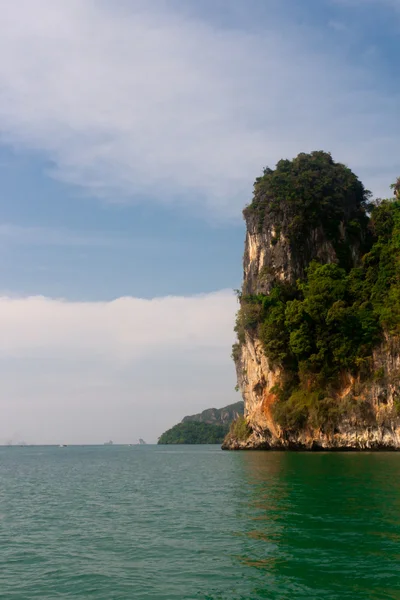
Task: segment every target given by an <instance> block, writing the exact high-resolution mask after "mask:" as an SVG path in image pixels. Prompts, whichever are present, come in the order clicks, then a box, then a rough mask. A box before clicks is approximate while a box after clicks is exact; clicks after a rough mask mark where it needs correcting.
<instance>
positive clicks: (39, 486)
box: [0, 446, 400, 600]
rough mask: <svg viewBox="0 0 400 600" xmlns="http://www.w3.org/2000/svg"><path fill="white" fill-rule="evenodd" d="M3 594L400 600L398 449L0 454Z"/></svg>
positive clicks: (20, 598) (46, 599) (44, 598)
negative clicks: (382, 450) (387, 599)
mask: <svg viewBox="0 0 400 600" xmlns="http://www.w3.org/2000/svg"><path fill="white" fill-rule="evenodd" d="M0 598H1V599H2V600H8V599H10V600H11V599H13V600H30V599H31V598H37V599H40V600H59V599H63V600H64V599H65V600H67V599H73V598H79V599H84V598H88V599H89V598H90V599H97V600H113V599H115V600H125V599H134V600H140V599H142V598H143V599H146V600H166V599H168V600H169V599H171V600H172V599H174V600H180V599H182V600H183V599H184V600H192V599H193V600H200V599H202V600H239V599H241V600H257V599H261V598H268V599H271V600H272V599H279V600H284V599H287V600H289V599H290V600H293V599H297V598H307V599H313V598H316V599H321V600H322V599H323V600H329V599H341V600H345V599H349V600H357V599H360V600H361V599H367V598H371V599H376V600H378V599H383V598H398V599H400V454H390V453H378V454H372V453H371V454H351V453H347V454H346V453H343V454H342V453H338V454H325V453H323V454H307V453H262V452H248V453H240V452H238V453H229V452H223V451H221V450H220V449H219V448H218V447H217V446H196V447H193V446H175V447H168V446H167V447H157V446H133V447H123V446H103V447H67V448H51V447H47V448H44V447H26V448H16V447H11V448H0Z"/></svg>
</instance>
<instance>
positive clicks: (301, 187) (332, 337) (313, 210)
mask: <svg viewBox="0 0 400 600" xmlns="http://www.w3.org/2000/svg"><path fill="white" fill-rule="evenodd" d="M392 187H393V189H394V194H395V196H394V198H393V199H391V200H383V201H377V202H375V203H372V202H370V193H369V192H367V191H366V190H365V189H364V186H363V185H362V183H361V182H360V181H359V180H358V179H357V177H356V176H355V175H354V174H353V173H352V172H351V171H350V169H348V168H347V167H345V166H344V165H341V164H338V163H335V162H334V161H333V160H332V158H331V156H330V155H329V154H326V153H324V152H314V153H312V154H310V155H306V154H301V155H299V156H298V157H297V158H296V159H294V160H293V161H287V160H285V161H280V162H279V163H278V165H277V168H276V169H275V170H272V169H266V170H265V171H264V174H263V176H262V177H260V178H259V179H257V181H256V183H255V193H254V200H253V202H252V204H250V206H248V207H247V208H246V209H245V211H244V214H245V217H246V219H253V218H254V217H255V218H256V219H257V221H258V223H259V225H260V228H261V230H262V227H263V225H264V223H265V221H266V219H267V220H269V223H273V224H274V237H273V238H272V239H271V246H272V247H273V246H275V245H276V244H277V243H278V241H281V240H282V239H284V240H286V243H287V250H288V252H289V253H290V254H291V256H292V257H294V261H297V264H298V265H299V268H298V270H297V271H296V273H297V274H298V273H300V276H299V277H298V278H297V280H291V279H290V277H287V278H283V279H282V278H279V277H274V273H273V271H272V272H271V273H270V275H271V277H270V290H269V292H268V293H266V294H261V293H260V294H251V293H250V294H248V293H244V292H243V293H242V294H239V299H240V304H241V308H240V310H239V312H238V315H237V321H236V332H237V336H238V343H237V344H235V346H234V348H233V357H234V359H235V360H236V361H237V360H240V346H241V344H243V343H244V341H245V337H246V333H247V334H248V335H250V336H253V337H257V338H258V339H259V340H260V341H261V343H262V346H263V349H264V352H265V355H266V356H267V357H268V359H269V363H270V365H272V366H273V367H278V368H279V369H280V372H281V378H280V383H279V385H277V386H275V388H273V389H272V390H270V391H271V392H273V393H275V394H276V396H277V398H278V402H276V403H275V404H274V407H273V412H274V417H275V419H276V421H277V422H278V423H279V424H280V425H281V426H282V427H283V429H284V430H296V429H299V428H303V427H305V426H306V425H307V424H309V425H311V426H313V427H320V428H325V429H326V430H328V429H329V428H332V429H334V428H335V426H336V423H337V421H338V420H339V419H340V418H342V417H343V414H345V413H347V414H354V411H355V410H356V407H355V404H354V403H352V402H351V399H349V400H348V401H347V400H346V402H347V404H346V402H343V403H341V404H340V406H339V403H338V402H337V401H336V400H335V399H334V398H335V391H336V389H337V387H338V384H339V382H340V378H341V375H342V374H343V373H347V374H351V375H352V376H354V378H356V379H358V380H359V381H363V380H364V381H365V380H368V379H371V380H372V379H373V378H374V377H375V378H376V377H378V376H379V374H377V373H374V372H373V369H372V355H373V350H374V348H376V347H377V346H378V345H379V344H380V343H381V341H382V340H383V337H384V335H385V334H386V335H387V334H390V335H391V336H399V334H400V180H398V181H397V183H396V184H394V185H393V186H392ZM315 232H319V236H320V240H322V241H323V243H325V245H328V244H329V243H330V244H331V246H332V248H333V256H331V257H330V258H331V260H327V261H321V260H316V259H315V258H312V257H313V256H315V255H316V249H315V247H313V245H312V238H313V236H315ZM310 240H311V241H310ZM361 406H362V405H361V404H360V403H358V404H357V410H361V408H360V407H361ZM366 410H367V409H366Z"/></svg>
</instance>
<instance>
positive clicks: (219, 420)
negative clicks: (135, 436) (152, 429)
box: [158, 401, 244, 444]
mask: <svg viewBox="0 0 400 600" xmlns="http://www.w3.org/2000/svg"><path fill="white" fill-rule="evenodd" d="M243 411H244V405H243V402H242V401H239V402H235V404H229V405H228V406H224V407H223V408H209V409H207V410H204V411H203V412H202V413H199V414H196V415H190V416H187V417H184V418H183V419H182V421H181V423H178V424H177V425H174V427H172V428H171V429H168V431H166V432H165V433H163V434H162V435H161V436H160V438H159V440H158V443H159V444H222V442H223V440H224V438H225V436H226V434H227V433H228V431H229V428H230V426H231V424H232V422H233V421H235V420H236V419H238V418H239V417H241V416H242V415H243Z"/></svg>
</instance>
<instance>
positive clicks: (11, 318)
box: [0, 291, 237, 443]
mask: <svg viewBox="0 0 400 600" xmlns="http://www.w3.org/2000/svg"><path fill="white" fill-rule="evenodd" d="M235 310H236V299H235V297H234V296H233V294H232V293H231V292H228V291H221V292H217V293H214V294H207V295H203V296H195V297H165V298H155V299H153V300H142V299H138V298H119V299H117V300H115V301H113V302H92V303H74V302H66V301H62V300H54V299H49V298H43V297H30V298H7V297H1V298H0V377H1V380H2V387H1V392H0V442H1V441H3V443H4V442H5V441H6V440H8V439H13V440H14V441H15V442H16V441H17V439H19V440H21V439H25V441H28V442H37V443H38V442H46V443H57V442H63V441H65V442H67V443H82V442H86V443H88V442H89V443H90V442H92V443H95V442H102V441H104V440H105V439H107V438H108V437H111V438H113V439H114V441H125V442H129V441H135V440H137V439H138V438H139V437H145V439H147V440H148V441H155V440H156V438H157V436H158V435H160V433H162V431H163V430H164V429H165V428H167V427H169V426H171V425H173V424H174V423H175V422H177V421H179V420H180V419H181V418H182V417H183V416H184V415H185V414H190V413H193V411H197V410H202V409H205V408H208V407H209V406H212V405H217V406H223V405H224V404H228V403H229V402H231V401H234V400H236V399H237V397H236V395H235V392H234V390H233V387H234V385H235V383H234V373H233V365H232V361H231V359H230V348H231V344H232V342H233V338H234V334H233V320H234V313H235Z"/></svg>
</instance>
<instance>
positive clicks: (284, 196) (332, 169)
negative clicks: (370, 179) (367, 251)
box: [244, 151, 371, 265]
mask: <svg viewBox="0 0 400 600" xmlns="http://www.w3.org/2000/svg"><path fill="white" fill-rule="evenodd" d="M370 196H371V194H370V192H369V191H368V190H366V189H365V188H364V186H363V184H362V183H361V181H360V180H359V179H358V178H357V177H356V175H355V174H354V173H353V172H352V171H351V170H350V169H349V168H348V167H346V166H345V165H343V164H341V163H336V162H335V161H334V160H333V159H332V156H331V155H330V154H329V153H327V152H323V151H315V152H312V153H311V154H305V153H302V154H299V155H298V156H297V157H296V158H295V159H294V160H280V161H279V162H278V164H277V165H276V168H275V169H270V168H266V169H264V172H263V175H262V176H261V177H258V178H257V179H256V181H255V184H254V196H253V201H252V202H251V204H250V205H249V206H248V207H246V208H245V210H244V216H245V218H246V219H247V218H250V217H252V216H256V217H257V219H258V223H259V225H260V228H262V225H263V223H264V221H265V219H268V220H269V221H272V222H274V223H275V224H276V228H275V235H274V236H273V238H272V244H273V245H275V244H276V243H277V242H278V241H279V239H280V236H281V234H284V236H285V237H286V238H287V239H288V240H289V243H290V245H291V247H292V248H293V249H294V250H295V251H296V252H297V253H298V254H301V253H303V254H304V253H305V254H307V243H308V238H309V232H310V230H312V229H315V228H317V227H321V228H322V229H323V231H324V233H325V235H326V237H327V238H328V239H329V240H330V241H331V242H332V243H333V245H334V246H335V250H336V253H337V255H338V257H339V258H340V261H341V262H342V263H343V264H346V265H348V264H349V262H350V260H351V255H350V252H349V244H350V243H351V242H352V241H354V240H355V239H357V240H358V241H359V242H362V243H365V242H366V241H367V239H366V237H365V232H366V226H367V221H368V217H367V210H368V205H369V200H370ZM343 223H344V224H346V235H345V236H340V235H338V232H339V228H340V227H341V225H342V224H343Z"/></svg>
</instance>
